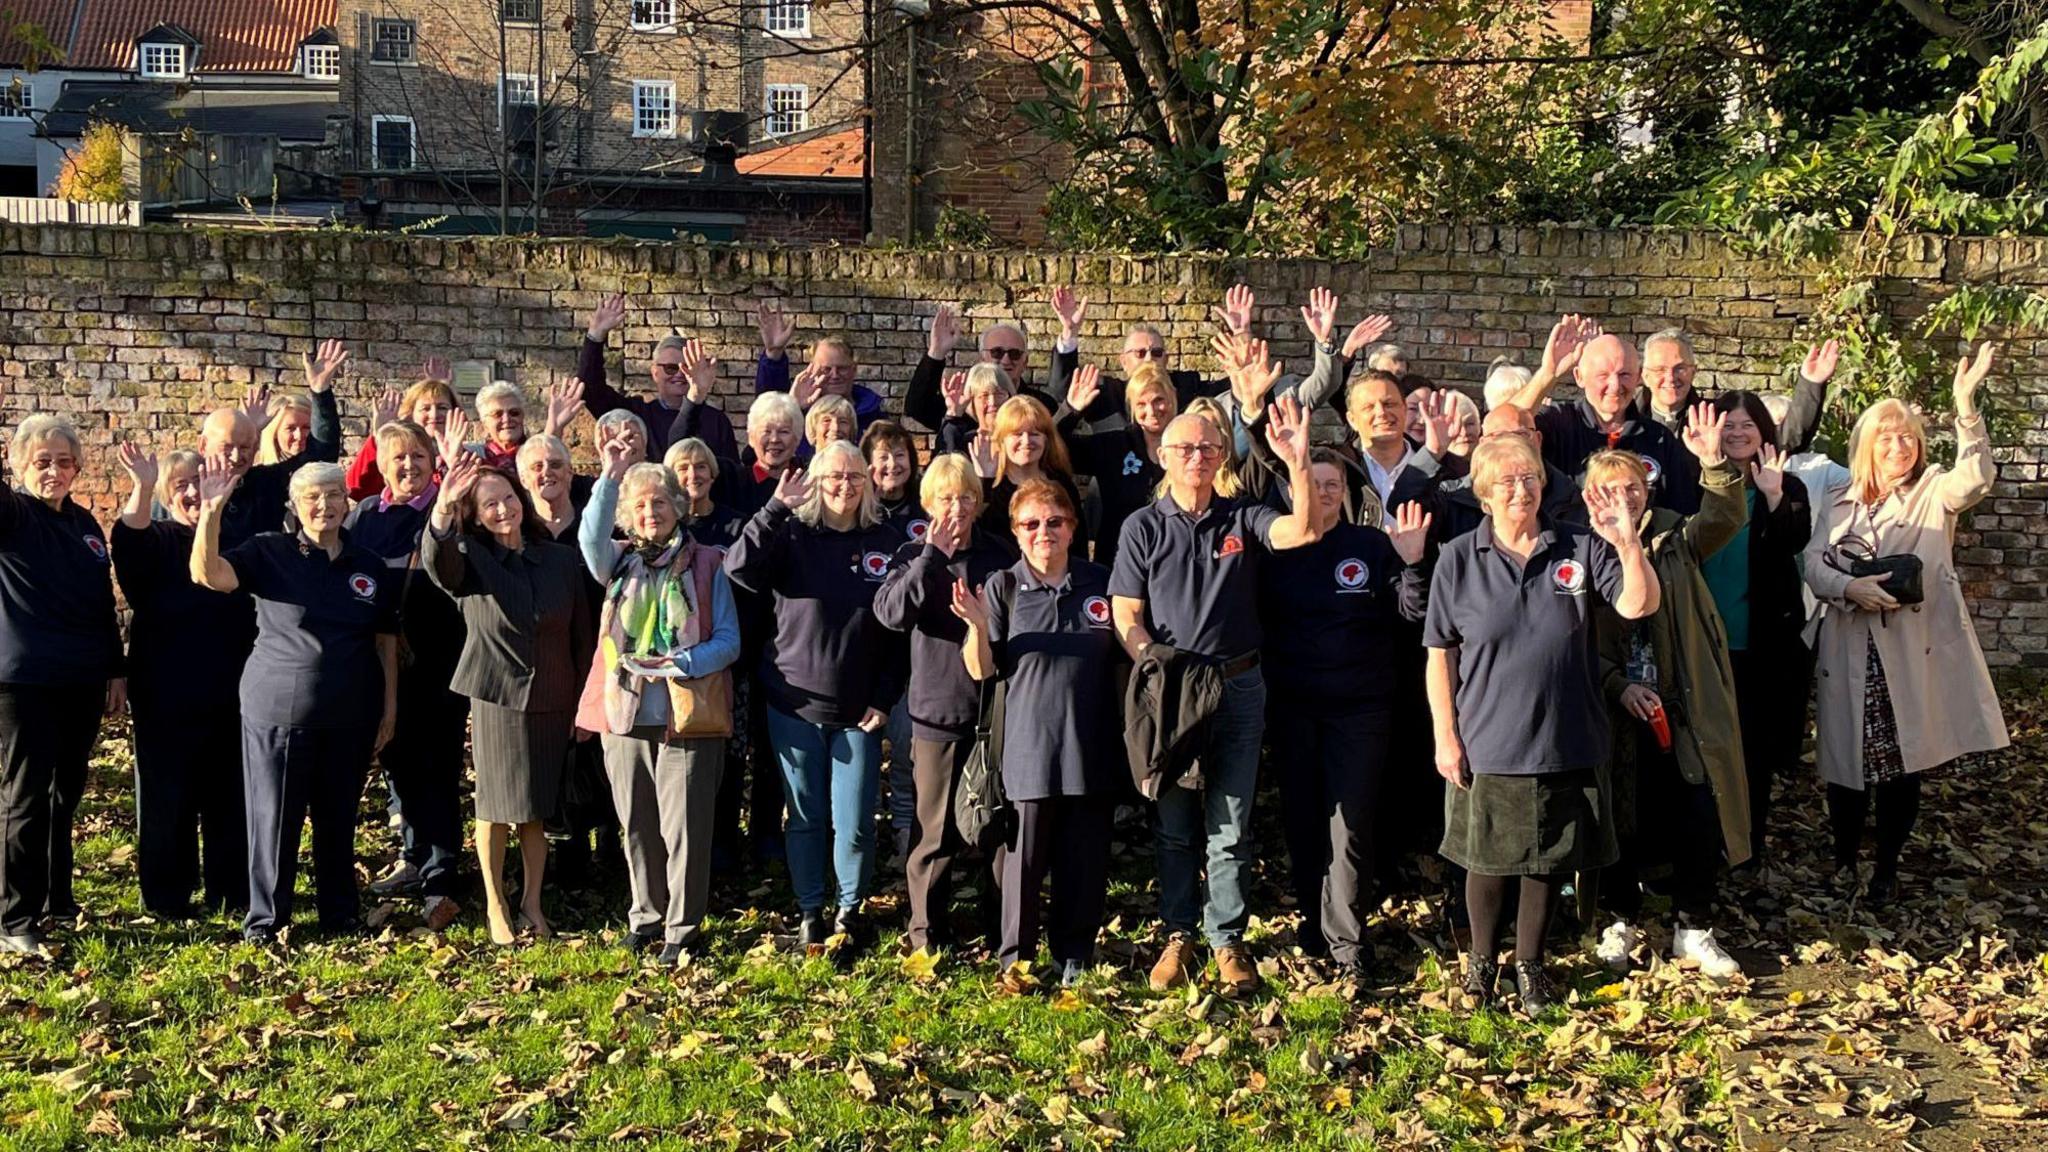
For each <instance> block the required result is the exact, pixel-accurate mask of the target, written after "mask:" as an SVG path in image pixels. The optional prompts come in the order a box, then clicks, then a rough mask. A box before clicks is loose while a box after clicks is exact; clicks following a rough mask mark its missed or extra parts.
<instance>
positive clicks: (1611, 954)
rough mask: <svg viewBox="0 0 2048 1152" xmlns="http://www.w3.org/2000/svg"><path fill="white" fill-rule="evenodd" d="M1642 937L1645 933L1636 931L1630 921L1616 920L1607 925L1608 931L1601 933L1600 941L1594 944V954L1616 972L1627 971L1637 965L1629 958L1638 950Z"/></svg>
mask: <svg viewBox="0 0 2048 1152" xmlns="http://www.w3.org/2000/svg"><path fill="white" fill-rule="evenodd" d="M1642 939H1643V934H1642V933H1641V932H1638V931H1636V929H1635V927H1634V926H1633V925H1631V924H1630V923H1629V922H1628V921H1626V920H1616V921H1615V922H1614V923H1612V924H1609V925H1608V926H1607V930H1606V931H1604V932H1602V933H1600V943H1598V944H1596V945H1594V946H1593V955H1595V956H1598V957H1599V958H1600V962H1601V963H1602V964H1605V965H1607V966H1608V967H1609V968H1612V969H1614V970H1615V971H1616V972H1626V971H1628V970H1629V969H1630V968H1633V967H1634V966H1635V961H1633V960H1631V959H1630V958H1629V953H1631V952H1633V951H1635V950H1636V945H1637V944H1639V943H1641V942H1642Z"/></svg>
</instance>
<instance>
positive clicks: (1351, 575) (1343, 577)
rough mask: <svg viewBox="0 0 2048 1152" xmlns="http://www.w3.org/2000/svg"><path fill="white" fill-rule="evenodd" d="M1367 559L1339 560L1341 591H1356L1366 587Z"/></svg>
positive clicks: (1338, 576) (1338, 575)
mask: <svg viewBox="0 0 2048 1152" xmlns="http://www.w3.org/2000/svg"><path fill="white" fill-rule="evenodd" d="M1365 577H1366V567H1365V561H1363V560H1359V559H1355V558H1354V559H1350V560H1340V561H1338V562H1337V587H1338V589H1340V590H1341V591H1345V592H1356V591H1358V590H1359V589H1360V588H1363V587H1365Z"/></svg>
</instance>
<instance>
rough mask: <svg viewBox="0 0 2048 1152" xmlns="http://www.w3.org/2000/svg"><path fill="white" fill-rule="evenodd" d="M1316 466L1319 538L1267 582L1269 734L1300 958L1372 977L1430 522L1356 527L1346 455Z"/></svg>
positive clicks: (1283, 561)
mask: <svg viewBox="0 0 2048 1152" xmlns="http://www.w3.org/2000/svg"><path fill="white" fill-rule="evenodd" d="M1311 461H1312V462H1311V464H1310V474H1311V481H1312V484H1313V489H1314V492H1315V505H1314V507H1313V508H1312V509H1311V513H1312V515H1313V516H1314V518H1315V521H1316V524H1317V525H1318V527H1319V529H1320V531H1321V532H1322V538H1321V539H1319V540H1318V541H1316V543H1314V544H1311V545H1309V546H1308V547H1306V548H1296V549H1293V550H1291V551H1286V552H1275V553H1273V554H1272V555H1271V556H1270V557H1269V558H1268V560H1267V564H1266V566H1265V567H1264V568H1263V569H1262V570H1261V571H1260V574H1259V607H1260V616H1261V617H1262V618H1263V621H1264V624H1265V637H1266V639H1265V649H1264V654H1265V666H1266V668H1267V677H1268V683H1269V687H1268V689H1267V693H1266V702H1267V703H1266V735H1267V740H1268V742H1269V743H1270V744H1271V746H1272V762H1273V763H1274V764H1275V765H1277V766H1278V767H1279V768H1280V769H1281V772H1282V775H1281V778H1280V795H1281V806H1282V809H1283V810H1284V812H1285V813H1286V826H1287V856H1288V860H1289V862H1290V864H1291V865H1292V872H1293V880H1294V893H1295V898H1296V900H1297V902H1298V903H1299V904H1300V907H1301V912H1302V927H1301V932H1300V934H1299V936H1300V941H1301V947H1302V951H1303V952H1306V953H1308V954H1309V955H1311V956H1327V957H1328V958H1329V959H1330V960H1331V961H1332V962H1333V963H1335V964H1336V965H1337V967H1338V969H1339V970H1340V971H1341V972H1342V973H1343V974H1344V975H1346V976H1348V977H1350V978H1353V979H1359V980H1363V979H1365V978H1367V977H1368V976H1369V974H1370V972H1371V968H1372V962H1373V947H1372V942H1371V941H1370V940H1369V939H1368V938H1367V936H1366V933H1365V917H1366V913H1367V910H1368V909H1369V908H1370V907H1371V906H1372V904H1373V902H1374V900H1375V898H1376V897H1375V892H1374V888H1373V821H1374V819H1375V817H1376V816H1377V814H1378V811H1379V808H1378V805H1379V796H1380V786H1381V783H1382V782H1383V781H1384V780H1385V778H1386V773H1387V767H1388V762H1387V755H1388V751H1389V748H1390V743H1389V742H1390V739H1391V737H1392V734H1393V730H1394V722H1395V716H1396V713H1397V708H1396V700H1395V680H1394V665H1393V663H1392V662H1391V661H1389V660H1388V659H1387V653H1388V652H1390V651H1393V650H1396V649H1402V648H1405V647H1406V645H1408V644H1410V643H1412V640H1411V639H1410V637H1411V636H1412V635H1413V631H1412V628H1410V627H1403V626H1402V622H1403V621H1408V622H1410V623H1411V624H1413V623H1418V622H1420V621H1421V620H1422V618H1423V609H1424V606H1425V603H1426V599H1427V594H1428V580H1429V575H1428V572H1427V570H1426V569H1425V568H1424V567H1423V564H1422V561H1423V555H1424V552H1425V551H1426V549H1427V547H1428V543H1429V517H1428V516H1427V515H1426V514H1424V512H1423V510H1422V508H1421V506H1420V505H1417V504H1406V505H1403V506H1402V507H1401V510H1400V513H1399V515H1398V517H1397V518H1396V519H1395V520H1394V522H1393V523H1392V524H1391V525H1390V527H1391V529H1392V530H1391V531H1387V532H1383V531H1381V530H1380V529H1378V528H1372V527H1366V526H1364V525H1361V524H1357V523H1354V522H1352V519H1351V515H1350V509H1349V508H1348V507H1347V504H1348V503H1349V498H1350V488H1349V486H1348V485H1347V483H1346V480H1345V465H1344V460H1343V458H1342V457H1340V456H1338V455H1337V453H1336V452H1334V451H1332V450H1330V449H1328V448H1318V449H1315V451H1314V455H1313V456H1312V457H1311Z"/></svg>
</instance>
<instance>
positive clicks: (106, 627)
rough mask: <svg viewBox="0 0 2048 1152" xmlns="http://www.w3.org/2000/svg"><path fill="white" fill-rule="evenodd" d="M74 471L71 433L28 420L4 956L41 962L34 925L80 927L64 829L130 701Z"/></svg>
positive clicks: (3, 646)
mask: <svg viewBox="0 0 2048 1152" xmlns="http://www.w3.org/2000/svg"><path fill="white" fill-rule="evenodd" d="M84 463H85V445H84V443H83V442H82V441H81V440H80V439H79V437H78V430H77V429H76V428H73V427H72V426H71V424H70V422H69V421H66V420H64V419H62V418H61V417H57V416H43V415H38V416H30V417H29V418H27V419H26V420H23V421H22V422H21V425H20V426H19V427H17V428H16V429H15V430H14V439H13V441H12V442H10V443H9V444H8V448H7V465H8V468H9V470H10V471H12V472H13V473H14V484H13V485H12V486H10V487H5V488H0V821H4V824H5V827H6V830H7V837H6V839H7V842H6V844H5V846H4V857H0V952H23V953H30V954H40V953H41V952H42V949H43V942H42V936H41V935H40V934H39V933H38V932H37V930H36V922H37V921H38V920H41V919H42V918H43V917H44V916H45V915H52V916H56V917H58V918H60V919H62V918H65V917H68V916H75V915H76V914H77V911H78V907H77V905H76V903H74V902H73V900H72V897H71V817H72V814H73V813H75V812H76V811H77V810H78V801H79V798H80V796H81V795H82V794H83V792H84V790H85V766H86V762H87V761H88V760H89V759H90V758H91V756H92V745H93V741H94V740H95V739H96V738H98V736H99V730H100V716H101V715H102V714H103V713H106V712H111V711H114V710H116V709H119V708H121V707H123V706H124V705H125V704H126V701H127V699H128V683H127V681H126V680H125V679H123V678H122V664H121V628H120V625H119V623H118V622H117V621H116V620H115V618H114V574H113V569H112V567H111V566H110V565H109V563H108V559H107V542H106V538H105V537H104V536H102V535H101V533H100V526H99V523H98V522H97V521H95V520H94V519H93V517H92V513H90V512H88V511H86V510H85V509H84V508H81V507H79V506H78V505H77V504H74V503H72V501H71V485H72V483H73V482H75V481H76V480H77V479H78V473H79V470H80V469H81V468H82V467H83V466H84Z"/></svg>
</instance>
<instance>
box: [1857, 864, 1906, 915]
mask: <svg viewBox="0 0 2048 1152" xmlns="http://www.w3.org/2000/svg"><path fill="white" fill-rule="evenodd" d="M1898 898H1899V877H1898V874H1897V873H1894V872H1883V871H1879V872H1872V873H1871V874H1870V886H1869V887H1867V888H1865V889H1864V890H1863V906H1864V907H1865V908H1868V909H1870V910H1871V911H1873V912H1877V911H1881V910H1883V909H1885V908H1889V907H1891V904H1892V901H1894V900H1897V899H1898Z"/></svg>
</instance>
